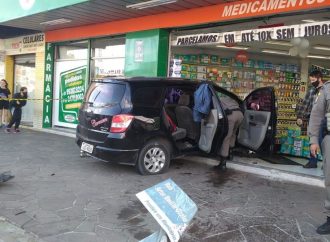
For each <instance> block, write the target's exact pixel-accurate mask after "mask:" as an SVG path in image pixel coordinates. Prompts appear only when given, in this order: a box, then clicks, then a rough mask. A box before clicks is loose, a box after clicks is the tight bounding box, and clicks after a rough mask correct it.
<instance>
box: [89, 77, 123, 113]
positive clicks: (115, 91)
mask: <svg viewBox="0 0 330 242" xmlns="http://www.w3.org/2000/svg"><path fill="white" fill-rule="evenodd" d="M124 93H125V85H124V84H117V83H97V82H93V83H92V84H91V86H90V87H89V89H88V92H87V94H86V97H85V100H84V101H85V102H86V103H88V104H90V105H92V106H93V107H110V106H114V105H116V104H119V103H120V102H121V100H122V98H123V96H124Z"/></svg>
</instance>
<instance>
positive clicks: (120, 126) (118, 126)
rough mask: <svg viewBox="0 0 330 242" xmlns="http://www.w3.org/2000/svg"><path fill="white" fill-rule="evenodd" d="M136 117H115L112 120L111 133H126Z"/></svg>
mask: <svg viewBox="0 0 330 242" xmlns="http://www.w3.org/2000/svg"><path fill="white" fill-rule="evenodd" d="M133 118H134V116H132V115H128V114H120V115H115V116H113V118H112V123H111V128H110V132H111V133H124V132H125V131H126V130H127V128H128V126H129V125H130V124H131V122H132V120H133Z"/></svg>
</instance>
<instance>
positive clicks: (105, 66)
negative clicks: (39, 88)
mask: <svg viewBox="0 0 330 242" xmlns="http://www.w3.org/2000/svg"><path fill="white" fill-rule="evenodd" d="M46 66H48V67H49V68H46V71H45V74H46V76H45V89H44V92H45V94H44V95H45V97H47V98H46V100H45V101H44V102H45V104H44V117H43V120H44V127H51V126H52V127H64V128H75V127H76V125H77V124H78V111H79V107H80V105H81V102H82V100H83V97H84V94H85V91H86V88H87V86H88V83H89V81H90V80H91V79H97V78H102V77H105V76H123V74H124V66H125V38H124V37H122V36H119V37H115V38H114V37H109V38H99V39H87V40H81V41H70V42H63V43H56V44H48V45H47V50H46ZM51 97H52V98H51ZM48 99H52V100H48Z"/></svg>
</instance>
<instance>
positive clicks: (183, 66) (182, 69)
mask: <svg viewBox="0 0 330 242" xmlns="http://www.w3.org/2000/svg"><path fill="white" fill-rule="evenodd" d="M189 70H190V65H188V64H182V65H181V71H189Z"/></svg>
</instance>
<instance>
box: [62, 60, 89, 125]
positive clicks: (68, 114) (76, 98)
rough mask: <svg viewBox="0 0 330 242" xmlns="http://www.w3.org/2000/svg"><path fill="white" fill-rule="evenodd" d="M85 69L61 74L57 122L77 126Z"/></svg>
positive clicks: (82, 97)
mask: <svg viewBox="0 0 330 242" xmlns="http://www.w3.org/2000/svg"><path fill="white" fill-rule="evenodd" d="M86 73H87V67H86V66H82V67H79V68H76V69H73V70H69V71H65V72H62V73H61V87H60V110H59V121H60V122H64V123H71V124H78V112H79V108H80V105H81V103H82V101H83V99H84V94H85V87H86V76H87V75H86Z"/></svg>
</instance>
